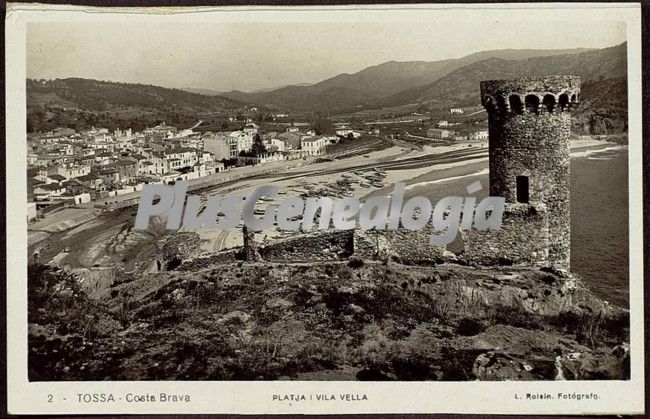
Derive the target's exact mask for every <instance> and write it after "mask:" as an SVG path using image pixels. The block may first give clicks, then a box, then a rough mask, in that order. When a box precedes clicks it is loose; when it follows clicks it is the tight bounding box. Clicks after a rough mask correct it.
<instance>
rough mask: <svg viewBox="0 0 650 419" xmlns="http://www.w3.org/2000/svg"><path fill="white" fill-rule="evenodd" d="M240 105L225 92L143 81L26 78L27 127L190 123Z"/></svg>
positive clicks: (132, 125)
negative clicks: (202, 91)
mask: <svg viewBox="0 0 650 419" xmlns="http://www.w3.org/2000/svg"><path fill="white" fill-rule="evenodd" d="M242 107H243V104H242V103H240V102H238V101H236V100H233V99H230V98H226V97H221V96H206V95H201V94H197V93H190V92H186V91H184V90H179V89H168V88H164V87H159V86H152V85H145V84H134V83H117V82H108V81H98V80H90V79H81V78H68V79H56V80H50V81H40V80H30V79H28V80H27V119H28V127H27V128H28V131H39V130H40V131H43V130H49V129H52V128H54V127H57V126H64V127H70V128H75V129H79V128H87V127H89V126H92V125H98V126H104V127H107V128H111V129H113V128H126V127H127V126H130V127H132V128H134V129H141V128H143V127H144V125H146V124H147V123H151V122H155V121H167V122H168V123H170V124H180V125H183V124H185V123H189V124H190V125H192V124H193V123H195V122H196V118H197V117H200V116H201V115H205V114H219V113H223V112H228V111H233V110H236V109H239V108H242ZM192 121H193V122H192Z"/></svg>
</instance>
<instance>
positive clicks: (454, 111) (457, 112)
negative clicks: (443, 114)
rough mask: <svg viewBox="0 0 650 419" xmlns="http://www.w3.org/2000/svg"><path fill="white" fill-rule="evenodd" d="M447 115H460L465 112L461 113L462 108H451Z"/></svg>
mask: <svg viewBox="0 0 650 419" xmlns="http://www.w3.org/2000/svg"><path fill="white" fill-rule="evenodd" d="M449 113H451V114H452V115H462V114H464V113H465V112H464V111H463V109H462V108H451V109H449Z"/></svg>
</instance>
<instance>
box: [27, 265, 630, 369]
mask: <svg viewBox="0 0 650 419" xmlns="http://www.w3.org/2000/svg"><path fill="white" fill-rule="evenodd" d="M103 276H105V274H103ZM103 276H102V280H101V281H102V282H101V286H100V285H98V284H100V283H99V282H93V281H90V280H87V281H84V284H85V285H84V286H81V285H79V282H78V281H77V280H75V279H74V278H72V277H71V276H70V275H69V274H66V273H65V272H63V271H56V270H53V269H52V268H44V267H38V266H31V267H30V282H29V299H30V301H29V310H30V311H29V323H30V324H29V378H30V380H105V379H110V380H161V379H173V380H275V379H293V380H453V381H457V380H476V379H478V380H555V379H567V380H574V379H577V380H590V379H594V380H596V379H628V378H629V374H630V371H629V347H628V344H627V342H629V328H628V324H629V319H628V315H627V312H625V311H624V310H621V309H618V308H616V307H612V306H610V305H609V304H607V303H605V302H603V301H602V300H599V299H598V298H596V297H594V296H593V295H592V294H591V293H590V292H589V291H587V290H586V289H585V288H584V286H583V285H582V284H581V283H580V281H579V280H568V281H567V280H566V279H565V278H561V277H558V276H556V275H555V274H553V273H552V272H547V271H543V270H537V269H526V268H514V267H495V268H473V267H467V266H461V265H457V264H440V265H435V266H416V265H404V264H400V263H397V262H381V261H374V260H364V259H360V258H355V257H352V258H349V259H348V260H341V261H330V262H320V263H264V262H256V263H247V262H233V263H224V264H221V265H214V266H208V267H205V268H203V269H198V270H193V271H177V270H172V271H166V272H165V271H162V272H154V273H142V274H138V275H131V276H129V275H125V274H119V273H118V274H116V275H115V276H114V278H113V280H112V281H109V282H107V281H106V278H104V277H103ZM98 286H100V288H98ZM55 290H56V291H55ZM90 291H92V293H90Z"/></svg>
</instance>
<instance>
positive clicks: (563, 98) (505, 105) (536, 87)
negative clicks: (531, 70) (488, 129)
mask: <svg viewBox="0 0 650 419" xmlns="http://www.w3.org/2000/svg"><path fill="white" fill-rule="evenodd" d="M579 96H580V78H579V77H576V76H548V77H541V78H521V79H513V80H488V81H483V82H481V103H482V105H483V106H484V107H485V109H486V110H487V111H488V113H499V114H502V113H514V114H523V113H556V112H566V111H570V110H571V108H573V107H574V106H576V105H577V104H578V102H579Z"/></svg>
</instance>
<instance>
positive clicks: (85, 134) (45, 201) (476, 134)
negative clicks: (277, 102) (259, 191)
mask: <svg viewBox="0 0 650 419" xmlns="http://www.w3.org/2000/svg"><path fill="white" fill-rule="evenodd" d="M250 110H252V111H257V108H251V109H250ZM448 112H449V115H450V118H447V119H449V121H448V120H447V119H441V120H439V121H438V122H437V123H435V124H431V123H429V121H427V120H426V119H425V118H423V117H422V116H421V115H420V114H417V113H415V112H413V113H412V114H409V115H407V116H406V117H404V116H400V117H394V118H392V119H390V118H388V119H383V120H382V119H374V120H373V118H369V119H371V120H370V121H365V122H362V123H358V122H356V123H353V124H351V123H350V122H349V121H345V120H339V121H336V122H334V123H332V124H331V129H329V130H328V131H329V132H331V133H322V132H318V131H320V130H318V131H317V130H316V129H314V128H312V127H311V126H310V125H309V124H308V123H296V124H295V126H294V123H293V122H292V123H290V124H289V123H285V124H275V125H272V126H270V128H269V127H264V128H261V127H260V125H258V124H257V123H255V122H253V121H252V120H251V119H250V118H245V119H244V120H243V121H242V122H241V124H240V125H239V126H238V127H237V129H231V130H225V131H202V130H201V129H197V127H200V125H201V124H202V123H203V121H201V120H200V121H198V123H196V124H195V125H194V126H193V127H190V128H184V129H181V128H178V127H176V126H173V125H168V124H166V123H165V122H161V123H160V124H158V125H156V126H153V127H150V128H146V129H144V130H142V131H140V132H134V130H132V129H131V128H129V129H115V130H114V131H112V132H111V131H109V129H107V128H101V127H92V128H91V129H88V130H82V131H75V130H74V129H71V128H66V127H59V128H56V129H54V130H52V131H49V132H38V133H30V134H28V137H27V149H28V155H27V165H28V167H27V184H28V205H27V220H28V221H33V220H36V219H43V218H46V217H47V215H48V214H49V213H51V212H55V211H56V210H57V209H60V208H65V207H74V206H85V207H89V206H100V205H106V204H107V203H109V202H115V201H119V200H120V199H121V198H120V197H132V196H133V194H134V193H136V192H138V191H140V190H141V189H142V187H143V185H145V184H149V183H160V184H174V183H175V182H177V181H188V180H197V179H198V180H201V179H204V180H207V179H209V176H211V175H214V174H217V173H222V172H226V171H232V172H233V173H237V174H238V177H245V176H247V174H248V173H250V174H253V173H255V172H254V170H251V169H252V167H253V166H258V165H266V164H269V163H275V166H277V165H282V164H285V167H286V168H289V167H294V166H295V165H296V164H300V165H302V164H308V163H310V162H317V161H321V160H322V159H323V158H327V157H326V156H328V155H329V156H331V155H332V154H336V155H337V156H335V157H336V158H344V157H347V155H346V151H347V152H349V151H351V150H352V154H355V152H356V154H358V153H359V152H363V151H372V150H377V148H378V147H376V145H377V144H378V143H379V142H380V141H381V142H383V147H388V146H390V145H393V144H394V142H395V141H402V142H403V141H407V142H409V141H410V142H413V144H414V145H416V144H418V145H420V146H421V145H422V143H425V144H427V143H429V144H430V145H436V144H437V145H440V144H449V143H454V142H455V143H461V142H466V141H471V142H476V141H485V140H487V129H475V130H472V131H471V132H465V133H464V135H461V134H460V133H459V132H455V131H454V130H453V128H452V127H454V125H460V124H461V122H450V121H453V120H458V118H459V116H460V117H462V114H463V109H461V108H453V109H450V110H448ZM276 116H277V117H278V119H281V120H282V119H284V120H286V119H287V118H286V117H287V115H286V114H278V115H276ZM428 118H429V117H427V119H428ZM274 119H275V118H274ZM229 122H231V123H233V122H234V123H235V124H237V123H238V120H237V119H235V118H234V117H231V118H230V121H229ZM425 122H426V123H425ZM285 125H287V126H286V127H285ZM357 127H360V129H359V128H357ZM233 128H234V127H233ZM336 145H338V148H335V147H333V146H336ZM359 150H360V151H359ZM319 159H320V160H319ZM283 162H284V163H283ZM368 182H371V183H374V185H376V186H382V185H381V182H379V179H373V178H369V180H368ZM122 200H124V199H122Z"/></svg>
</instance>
